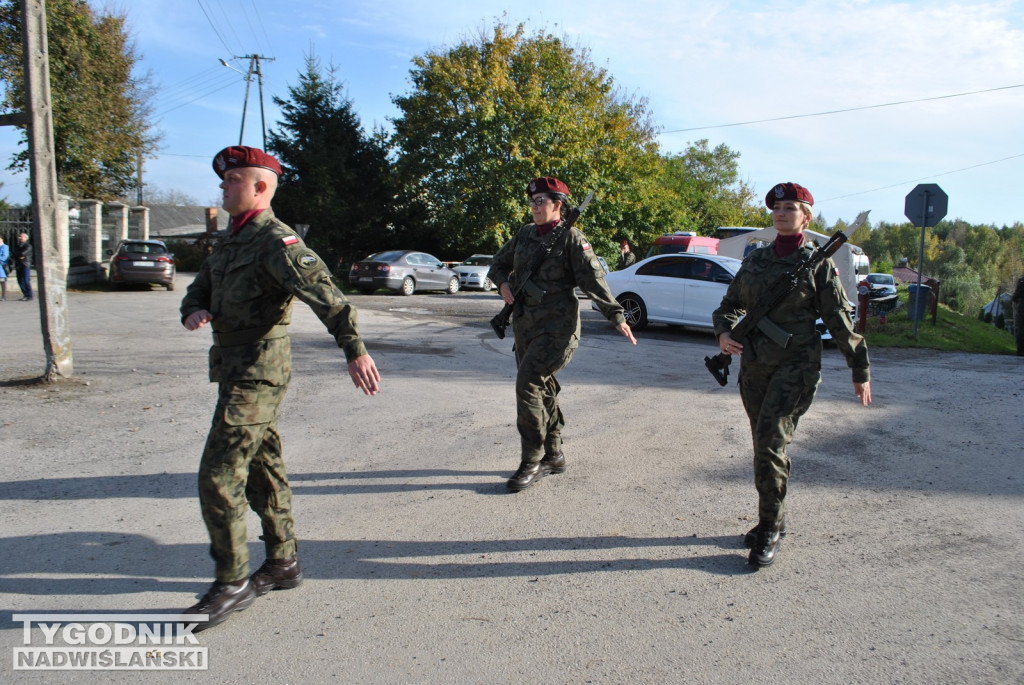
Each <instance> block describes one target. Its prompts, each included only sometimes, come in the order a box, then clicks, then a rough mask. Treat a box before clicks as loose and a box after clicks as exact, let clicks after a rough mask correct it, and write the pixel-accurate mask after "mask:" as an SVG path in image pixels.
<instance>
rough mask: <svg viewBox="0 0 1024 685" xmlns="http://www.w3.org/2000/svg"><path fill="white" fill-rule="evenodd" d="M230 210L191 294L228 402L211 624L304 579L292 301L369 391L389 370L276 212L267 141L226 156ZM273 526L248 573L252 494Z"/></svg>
mask: <svg viewBox="0 0 1024 685" xmlns="http://www.w3.org/2000/svg"><path fill="white" fill-rule="evenodd" d="M213 170H214V171H215V172H216V173H217V175H218V176H219V177H220V178H221V179H222V182H221V184H220V187H221V189H222V190H223V191H224V199H223V207H224V209H225V210H227V212H228V213H229V214H230V215H231V225H230V228H231V234H230V236H229V237H227V238H225V239H223V240H222V241H220V242H219V243H218V244H217V245H216V246H215V247H214V249H213V252H212V253H211V254H210V256H209V257H207V258H206V261H205V262H203V265H202V267H201V268H200V270H199V274H198V275H197V276H196V278H195V280H194V281H193V282H192V284H191V285H190V286H189V287H188V293H187V294H186V295H185V297H184V299H183V300H182V302H181V322H182V324H183V325H184V326H185V328H187V329H188V330H190V331H194V330H196V329H198V328H200V327H202V326H203V325H204V324H206V323H209V324H210V327H211V328H212V329H213V347H212V348H211V350H210V380H211V381H213V382H216V383H218V384H219V390H218V398H217V407H216V409H215V410H214V414H213V424H212V426H211V427H210V434H209V436H208V437H207V440H206V448H205V449H204V451H203V456H202V460H201V461H200V464H199V503H200V506H201V507H202V512H203V520H204V521H205V522H206V528H207V530H208V531H209V534H210V555H211V556H212V557H213V559H214V562H215V564H216V580H215V582H214V583H213V585H212V586H211V587H210V589H209V591H208V592H207V593H206V595H205V596H204V597H203V598H202V600H200V601H199V603H198V604H196V605H195V606H193V607H191V608H189V609H188V610H187V613H191V614H208V615H209V621H208V623H206V624H205V625H203V626H200V627H201V628H209V627H211V626H215V625H217V624H218V623H221V622H223V621H224V620H225V619H227V617H228V615H229V614H231V612H233V611H241V610H243V609H246V608H248V606H249V605H250V604H252V602H253V600H255V599H256V597H259V596H261V595H263V594H265V593H267V592H269V591H270V590H276V589H289V588H294V587H296V586H297V585H299V583H300V582H302V570H301V568H300V566H299V561H298V557H297V554H296V540H295V533H294V529H293V521H292V512H291V509H292V506H291V504H292V493H291V488H290V487H289V485H288V478H287V475H286V474H285V468H284V461H283V459H282V451H281V438H280V436H279V435H278V432H277V408H278V405H279V404H280V403H281V400H282V399H283V398H284V394H285V391H286V390H287V388H288V381H289V380H290V379H291V344H290V341H289V338H288V332H287V326H288V324H289V323H290V322H291V310H292V298H293V297H297V298H299V299H300V300H302V301H303V302H305V303H306V304H308V305H309V307H310V309H312V310H313V313H315V314H316V315H317V317H318V318H319V319H320V320H321V321H322V322H323V323H324V325H325V326H326V327H327V330H328V331H329V332H330V333H331V335H332V336H334V339H335V340H336V341H337V343H338V346H339V347H340V348H341V349H342V350H343V351H344V353H345V358H346V360H347V361H348V373H349V376H350V377H351V378H352V382H353V383H355V386H356V387H357V388H359V389H360V390H362V391H363V392H364V393H365V394H367V395H375V394H377V390H378V387H379V383H380V374H378V372H377V367H376V365H375V364H374V362H373V359H371V358H370V355H368V354H367V353H366V348H365V347H364V346H363V342H362V340H360V338H359V332H358V330H357V328H356V311H355V308H353V307H352V305H351V304H350V303H349V301H348V300H347V299H346V298H345V296H344V295H343V294H342V293H341V291H339V290H338V289H337V287H336V286H335V285H334V283H333V282H332V281H331V279H330V274H329V273H328V271H327V269H326V268H325V266H324V263H323V260H321V259H320V257H319V256H318V255H317V254H316V253H315V252H313V251H312V250H310V249H309V248H308V247H306V245H305V244H304V243H303V242H302V239H301V238H299V236H298V235H297V234H296V233H295V232H294V231H293V230H292V229H291V228H289V227H288V226H286V225H285V224H283V223H282V222H281V221H279V220H278V219H277V218H275V216H274V211H273V210H272V209H271V208H270V201H271V199H272V198H273V197H274V192H275V191H276V190H277V180H278V177H279V176H280V174H281V165H280V164H279V163H278V161H277V160H276V159H275V158H274V157H272V156H270V155H268V154H267V153H265V152H264V151H263V150H260V149H257V148H252V147H244V146H236V147H228V148H225V149H224V150H221V151H220V152H219V153H217V156H216V157H214V159H213ZM247 501H248V506H249V507H250V508H252V510H253V511H255V512H256V513H257V514H258V515H259V517H260V522H261V523H262V526H263V535H261V536H260V538H261V539H262V540H263V542H264V545H265V547H266V554H267V560H266V561H265V562H264V563H263V565H262V566H260V568H259V570H257V571H256V573H254V574H253V575H252V577H251V578H250V577H249V551H248V548H247V546H246V523H245V513H246V503H247Z"/></svg>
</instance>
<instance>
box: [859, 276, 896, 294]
mask: <svg viewBox="0 0 1024 685" xmlns="http://www.w3.org/2000/svg"><path fill="white" fill-rule="evenodd" d="M864 280H866V281H867V282H868V287H869V288H870V289H871V290H870V291H868V297H869V298H872V299H876V298H881V297H891V296H893V295H895V294H896V279H895V278H893V275H892V274H868V275H867V276H865V277H864Z"/></svg>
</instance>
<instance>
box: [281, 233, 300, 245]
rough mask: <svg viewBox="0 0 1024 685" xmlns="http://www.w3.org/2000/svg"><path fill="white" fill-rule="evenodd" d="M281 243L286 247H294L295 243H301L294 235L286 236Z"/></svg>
mask: <svg viewBox="0 0 1024 685" xmlns="http://www.w3.org/2000/svg"><path fill="white" fill-rule="evenodd" d="M281 242H282V243H284V244H285V245H294V244H295V243H297V242H299V239H298V238H297V237H295V236H293V235H289V236H285V237H284V238H281Z"/></svg>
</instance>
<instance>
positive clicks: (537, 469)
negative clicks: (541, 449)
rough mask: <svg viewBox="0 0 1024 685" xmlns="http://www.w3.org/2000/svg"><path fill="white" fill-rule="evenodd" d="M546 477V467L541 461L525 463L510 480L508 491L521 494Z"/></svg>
mask: <svg viewBox="0 0 1024 685" xmlns="http://www.w3.org/2000/svg"><path fill="white" fill-rule="evenodd" d="M543 475H544V467H543V466H541V463H540V462H539V461H524V462H523V463H521V464H520V465H519V469H518V470H517V471H516V472H515V473H514V474H512V477H511V478H509V479H508V483H507V485H508V489H509V490H511V491H512V492H519V491H520V490H525V489H526V488H528V487H530V486H531V485H533V482H534V481H535V480H537V479H538V478H540V477H541V476H543Z"/></svg>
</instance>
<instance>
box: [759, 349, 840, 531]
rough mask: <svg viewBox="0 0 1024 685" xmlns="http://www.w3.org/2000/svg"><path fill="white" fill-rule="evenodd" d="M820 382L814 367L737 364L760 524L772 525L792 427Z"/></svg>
mask: <svg viewBox="0 0 1024 685" xmlns="http://www.w3.org/2000/svg"><path fill="white" fill-rule="evenodd" d="M820 382H821V370H820V365H819V364H817V363H810V364H794V363H789V364H783V365H780V366H774V365H766V364H758V363H756V362H746V361H744V362H743V366H742V367H741V368H740V378H739V385H740V397H742V398H743V408H744V409H745V410H746V412H747V418H748V419H750V433H751V435H752V436H753V439H754V486H755V487H756V488H757V495H758V517H759V519H760V521H767V522H772V521H778V520H779V519H780V518H782V514H783V512H784V511H785V506H786V485H787V483H788V482H789V470H790V464H789V456H788V455H787V454H786V446H787V445H789V443H791V442H793V433H794V432H796V425H797V423H798V422H799V420H800V417H801V416H803V415H804V414H805V413H806V412H807V409H808V408H810V406H811V402H812V401H813V400H814V394H815V392H817V389H818V383H820Z"/></svg>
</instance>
